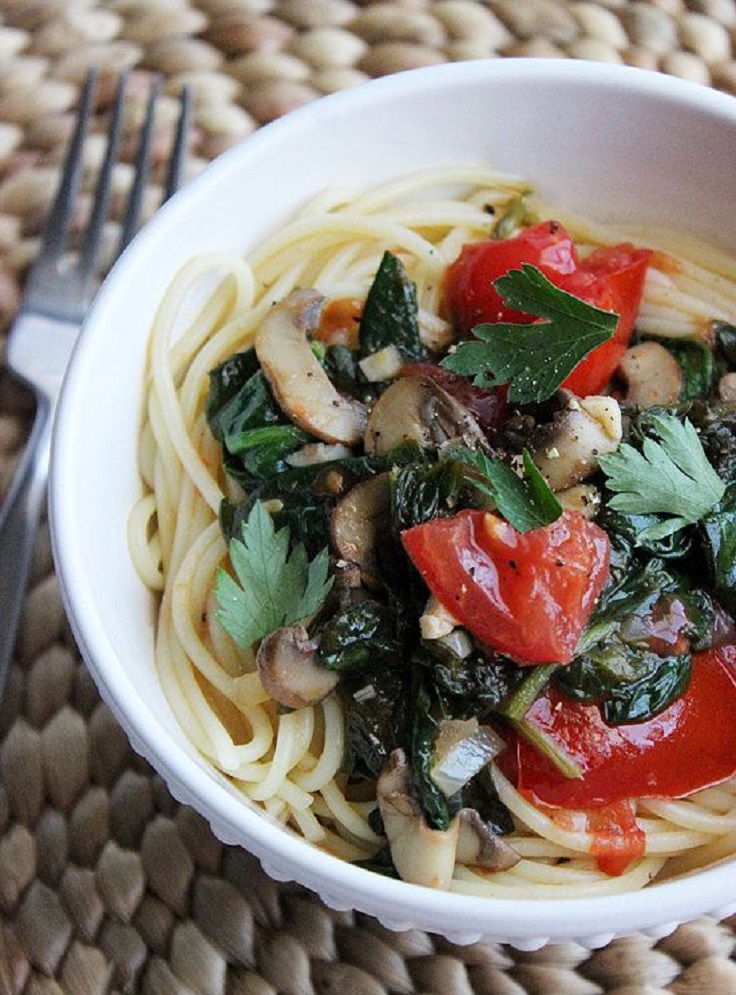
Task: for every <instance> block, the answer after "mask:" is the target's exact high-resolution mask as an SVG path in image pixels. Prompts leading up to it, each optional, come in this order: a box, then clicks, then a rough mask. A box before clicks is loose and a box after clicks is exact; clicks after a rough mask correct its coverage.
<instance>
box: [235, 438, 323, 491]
mask: <svg viewBox="0 0 736 995" xmlns="http://www.w3.org/2000/svg"><path fill="white" fill-rule="evenodd" d="M310 439H311V436H310V435H308V433H307V432H303V431H302V430H301V429H300V428H297V427H296V425H268V426H264V427H263V428H253V429H250V431H247V432H241V433H240V434H239V435H237V436H230V437H228V438H227V439H226V440H225V445H226V446H227V453H226V454H225V459H224V465H225V469H226V472H228V473H229V475H230V476H231V477H232V478H233V479H234V480H238V481H240V482H241V483H242V484H243V486H245V487H251V486H252V485H253V484H254V483H256V482H257V481H260V480H269V479H270V478H271V477H274V476H276V474H278V473H283V472H284V470H286V469H287V468H288V465H289V464H288V463H287V462H286V457H287V456H289V455H290V454H291V453H293V452H294V451H295V450H296V449H299V447H300V446H303V445H305V444H306V443H307V442H309V441H310Z"/></svg>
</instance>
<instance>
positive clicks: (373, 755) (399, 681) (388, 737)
mask: <svg viewBox="0 0 736 995" xmlns="http://www.w3.org/2000/svg"><path fill="white" fill-rule="evenodd" d="M408 684H409V672H408V671H406V670H384V671H379V672H376V673H373V674H371V675H370V676H369V677H368V678H354V677H350V676H346V677H345V678H344V679H343V680H341V681H340V683H339V684H338V686H337V689H338V694H339V696H340V701H341V703H342V708H343V714H344V716H345V737H346V741H347V758H348V759H347V766H348V770H349V773H351V774H353V775H361V774H362V775H366V776H368V777H372V778H377V777H378V776H379V774H380V773H381V771H382V770H383V768H384V767H385V766H386V764H387V763H388V758H389V756H390V755H391V752H392V751H393V750H395V749H397V748H398V747H399V746H404V744H405V743H406V735H407V730H406V719H407V715H408V714H409V707H408V690H409V688H408Z"/></svg>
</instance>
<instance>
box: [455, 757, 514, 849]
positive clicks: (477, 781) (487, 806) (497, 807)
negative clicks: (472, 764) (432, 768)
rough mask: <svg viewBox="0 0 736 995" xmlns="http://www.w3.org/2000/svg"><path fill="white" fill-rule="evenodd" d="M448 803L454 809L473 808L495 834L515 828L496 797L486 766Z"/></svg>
mask: <svg viewBox="0 0 736 995" xmlns="http://www.w3.org/2000/svg"><path fill="white" fill-rule="evenodd" d="M450 805H451V807H452V808H454V809H461V808H474V809H475V810H476V812H477V813H478V815H479V816H480V817H481V819H482V820H483V822H485V824H486V826H487V827H488V828H489V829H490V831H491V832H493V833H495V834H496V835H497V836H505V835H506V834H507V833H512V832H513V831H514V829H515V828H516V827H515V825H514V819H513V816H512V815H511V813H510V812H509V810H508V809H507V808H506V806H505V805H504V803H503V802H502V801H501V799H500V798H499V797H498V792H497V791H496V789H495V787H494V785H493V781H492V780H491V775H490V773H489V770H488V768H487V767H484V768H483V770H481V771H480V773H478V774H476V775H475V777H473V778H471V780H470V781H468V783H467V784H466V785H465V787H464V788H463V789H462V790H461V791H459V792H458V794H457V795H453V797H452V798H451V799H450Z"/></svg>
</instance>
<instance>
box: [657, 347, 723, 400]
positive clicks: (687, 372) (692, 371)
mask: <svg viewBox="0 0 736 995" xmlns="http://www.w3.org/2000/svg"><path fill="white" fill-rule="evenodd" d="M667 348H668V349H669V351H670V352H671V353H672V355H673V356H674V357H675V359H676V360H677V362H678V363H679V365H680V369H681V370H682V390H681V391H680V400H681V401H691V400H693V399H694V398H696V397H697V398H708V397H710V395H711V392H712V390H713V382H714V378H715V361H714V356H713V349H712V348H711V346H710V344H709V343H708V342H700V341H689V340H688V341H685V340H683V341H676V340H674V339H672V340H670V341H668V342H667Z"/></svg>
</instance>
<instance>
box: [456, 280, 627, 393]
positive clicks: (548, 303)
mask: <svg viewBox="0 0 736 995" xmlns="http://www.w3.org/2000/svg"><path fill="white" fill-rule="evenodd" d="M493 285H494V287H495V288H496V290H498V292H499V294H500V295H501V296H502V297H503V299H504V302H505V303H506V304H507V305H508V306H509V307H512V308H514V309H516V310H518V311H524V312H526V313H527V314H532V315H536V316H537V317H538V318H546V319H547V320H546V321H543V322H535V323H534V324H531V325H519V324H511V323H508V322H498V323H497V324H481V325H476V326H475V328H474V329H473V335H475V336H476V341H469V342H461V343H459V345H457V347H456V348H455V351H454V352H452V353H450V355H449V356H446V357H445V358H444V359H443V360H442V366H444V367H446V368H447V369H448V370H453V371H454V372H455V373H462V374H464V375H465V376H470V375H473V376H474V377H475V379H474V380H473V383H475V384H477V385H478V386H480V387H497V386H500V385H501V384H505V383H507V384H508V385H509V400H511V401H514V402H518V403H521V404H526V403H534V404H540V403H541V402H542V401H545V400H547V398H548V397H551V396H552V395H553V394H554V392H555V391H556V390H557V388H558V387H559V386H560V385H561V384H562V383H563V382H564V381H565V380H566V379H567V377H568V376H569V375H570V374H571V373H572V371H573V370H574V369H575V367H576V366H577V365H578V363H579V362H580V361H581V360H582V359H584V358H585V357H586V356H587V355H588V353H589V352H591V350H593V349H595V348H596V346H599V345H602V344H603V343H604V342H607V341H608V340H609V339H610V338H611V336H612V335H613V332H614V330H615V328H616V324H617V322H618V315H617V314H615V313H614V312H613V311H604V310H602V309H601V308H598V307H595V306H594V305H593V304H589V303H588V302H587V301H583V300H581V299H580V298H579V297H575V296H574V295H573V294H568V293H567V291H565V290H560V288H559V287H556V286H555V285H554V284H553V283H551V282H550V281H549V280H548V279H547V277H546V276H545V275H544V273H542V272H541V270H539V269H537V267H536V266H532V265H530V264H529V263H522V267H521V269H520V270H518V269H513V270H509V272H508V273H506V274H505V275H504V276H501V277H499V278H498V279H497V280H495V281H494V284H493Z"/></svg>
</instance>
